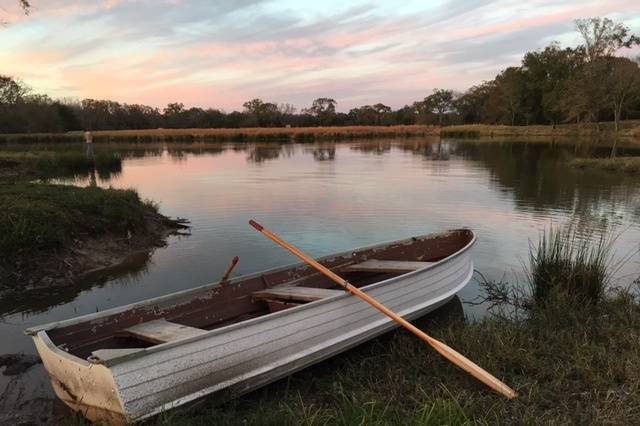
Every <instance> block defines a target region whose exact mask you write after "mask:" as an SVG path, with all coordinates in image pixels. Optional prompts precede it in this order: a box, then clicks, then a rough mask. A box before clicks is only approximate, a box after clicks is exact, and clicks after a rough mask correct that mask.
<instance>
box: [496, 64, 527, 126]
mask: <svg viewBox="0 0 640 426" xmlns="http://www.w3.org/2000/svg"><path fill="white" fill-rule="evenodd" d="M496 89H497V99H500V100H501V101H502V102H501V110H502V112H503V115H504V116H505V117H506V121H507V122H508V123H509V124H511V125H512V126H514V125H515V124H516V118H517V116H518V114H520V113H521V110H522V104H523V100H522V99H523V77H522V71H521V69H520V68H518V67H509V68H507V69H506V70H504V71H502V72H501V73H500V74H499V75H498V76H497V77H496Z"/></svg>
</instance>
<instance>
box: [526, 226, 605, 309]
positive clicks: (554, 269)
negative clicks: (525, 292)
mask: <svg viewBox="0 0 640 426" xmlns="http://www.w3.org/2000/svg"><path fill="white" fill-rule="evenodd" d="M613 241H614V239H613V238H610V237H608V236H607V235H606V233H604V234H602V235H601V236H600V237H599V238H598V239H597V240H596V241H595V243H594V242H592V241H590V240H589V239H586V238H584V237H583V236H581V235H580V234H579V233H578V232H577V231H576V229H575V228H573V227H571V226H569V227H566V228H564V229H558V228H553V227H551V228H549V229H548V230H545V231H544V232H543V233H542V235H541V236H540V238H539V240H538V244H537V246H531V247H530V249H529V270H528V274H527V275H528V281H529V285H530V286H531V290H532V295H533V301H534V302H535V303H536V304H537V305H544V304H545V303H546V302H547V300H548V299H549V297H550V295H551V294H552V293H560V294H563V295H566V296H570V298H571V299H573V300H575V302H576V303H578V304H587V305H595V304H597V303H598V302H600V300H602V297H603V295H604V292H605V289H606V288H607V287H609V286H610V284H611V279H612V270H613V269H614V265H613V260H612V256H611V254H612V250H611V249H612V243H613Z"/></svg>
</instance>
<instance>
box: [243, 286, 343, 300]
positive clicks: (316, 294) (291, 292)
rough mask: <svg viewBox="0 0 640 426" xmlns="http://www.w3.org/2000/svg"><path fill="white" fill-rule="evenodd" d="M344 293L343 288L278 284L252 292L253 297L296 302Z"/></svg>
mask: <svg viewBox="0 0 640 426" xmlns="http://www.w3.org/2000/svg"><path fill="white" fill-rule="evenodd" d="M338 294H344V291H343V290H330V289H326V288H312V287H296V286H279V287H273V288H268V289H265V290H260V291H256V292H253V293H252V295H253V297H254V298H255V299H258V300H260V299H280V300H293V301H296V302H313V301H314V300H320V299H324V298H326V297H331V296H336V295H338Z"/></svg>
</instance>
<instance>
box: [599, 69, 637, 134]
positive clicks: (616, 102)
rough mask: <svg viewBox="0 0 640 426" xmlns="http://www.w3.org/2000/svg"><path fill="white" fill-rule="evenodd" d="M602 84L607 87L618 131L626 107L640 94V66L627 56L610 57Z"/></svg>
mask: <svg viewBox="0 0 640 426" xmlns="http://www.w3.org/2000/svg"><path fill="white" fill-rule="evenodd" d="M606 67H607V69H606V73H605V78H604V79H603V81H602V84H603V85H604V86H605V88H606V98H607V100H608V102H609V103H610V104H611V107H612V109H613V117H614V118H613V120H614V123H615V129H616V131H618V130H619V128H620V117H621V116H622V112H623V111H624V108H625V107H626V106H627V105H628V104H629V103H630V102H631V101H632V100H633V99H634V98H635V97H638V96H640V68H639V67H638V64H637V63H636V62H634V61H632V60H630V59H627V58H616V57H613V58H609V59H608V60H607V63H606Z"/></svg>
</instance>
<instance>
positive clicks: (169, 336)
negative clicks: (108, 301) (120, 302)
mask: <svg viewBox="0 0 640 426" xmlns="http://www.w3.org/2000/svg"><path fill="white" fill-rule="evenodd" d="M206 332H207V330H202V329H200V328H194V327H189V326H188V325H182V324H176V323H175V322H169V321H167V320H165V319H164V318H161V319H157V320H153V321H148V322H143V323H141V324H138V325H134V326H133V327H129V328H125V329H124V330H122V332H121V333H120V334H124V335H127V336H132V337H135V338H137V339H140V340H144V341H145V342H150V343H166V342H171V341H174V340H180V339H186V338H187V337H193V336H199V335H201V334H204V333H206Z"/></svg>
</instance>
